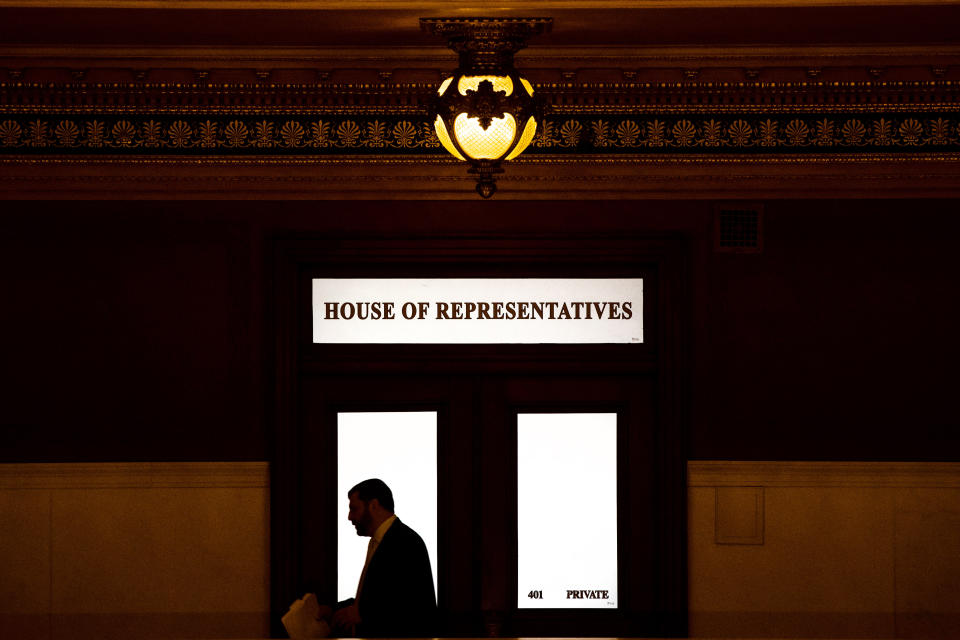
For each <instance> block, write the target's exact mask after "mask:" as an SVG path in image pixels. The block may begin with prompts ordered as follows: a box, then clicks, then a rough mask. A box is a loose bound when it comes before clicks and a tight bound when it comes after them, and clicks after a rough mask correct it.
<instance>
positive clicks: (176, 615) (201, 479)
mask: <svg viewBox="0 0 960 640" xmlns="http://www.w3.org/2000/svg"><path fill="white" fill-rule="evenodd" d="M268 478H269V472H268V468H267V464H266V463H259V462H257V463H142V464H137V463H124V464H113V463H105V464H7V465H0V539H2V540H3V544H2V545H0V564H2V566H3V567H4V571H2V572H0V637H5V638H6V637H10V638H14V637H16V638H30V639H37V640H66V639H70V640H72V639H76V640H86V639H93V638H97V639H111V638H118V639H119V638H130V637H137V638H172V637H178V638H231V637H234V638H236V637H265V636H267V635H268V631H269V624H268V618H269V575H270V570H269V522H270V519H269V506H268V498H269V488H268V482H269V480H268Z"/></svg>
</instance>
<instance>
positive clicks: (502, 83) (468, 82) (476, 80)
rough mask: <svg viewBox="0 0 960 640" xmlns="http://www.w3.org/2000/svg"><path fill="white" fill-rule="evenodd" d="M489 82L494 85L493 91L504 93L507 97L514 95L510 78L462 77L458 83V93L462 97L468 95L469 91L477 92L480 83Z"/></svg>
mask: <svg viewBox="0 0 960 640" xmlns="http://www.w3.org/2000/svg"><path fill="white" fill-rule="evenodd" d="M484 80H489V81H490V82H491V83H492V84H493V90H494V91H495V92H496V91H504V92H506V95H508V96H509V95H510V94H511V93H513V80H512V79H511V78H510V76H461V77H460V80H459V81H458V82H457V91H459V92H460V95H462V96H465V95H467V90H468V89H469V90H471V91H476V90H477V88H478V87H479V86H480V83H481V82H483V81H484Z"/></svg>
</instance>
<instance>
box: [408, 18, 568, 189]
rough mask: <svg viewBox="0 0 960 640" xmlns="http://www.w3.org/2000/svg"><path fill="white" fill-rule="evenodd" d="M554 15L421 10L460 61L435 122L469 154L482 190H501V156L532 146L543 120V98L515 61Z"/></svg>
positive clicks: (450, 143)
mask: <svg viewBox="0 0 960 640" xmlns="http://www.w3.org/2000/svg"><path fill="white" fill-rule="evenodd" d="M552 22H553V20H552V19H551V18H421V20H420V25H421V28H423V29H424V30H427V31H429V32H431V33H433V34H435V35H439V36H443V37H446V38H447V41H448V44H449V46H450V48H451V49H453V50H454V51H456V52H457V53H458V54H459V57H460V65H459V67H458V68H457V69H456V71H454V72H453V73H452V74H451V75H450V76H449V77H448V78H446V79H445V80H444V81H443V82H442V83H441V84H440V88H439V89H438V91H437V97H436V99H435V101H434V105H433V106H434V112H433V114H432V117H433V119H434V129H435V130H436V133H437V138H439V139H440V143H441V144H442V145H443V147H444V148H445V149H446V150H447V151H449V152H450V154H451V155H453V156H454V157H455V158H457V159H458V160H462V161H464V162H468V163H469V164H470V165H471V166H470V169H469V170H468V173H470V174H472V175H475V176H476V178H477V193H479V194H480V195H481V196H482V197H484V198H489V197H490V196H492V195H493V194H494V192H495V191H496V190H497V184H496V181H495V176H496V175H497V174H499V173H503V169H502V168H501V167H500V163H501V162H504V161H507V160H513V159H514V158H516V157H517V156H518V155H520V154H521V153H522V152H523V150H524V149H526V148H527V147H528V146H529V145H530V142H531V141H532V140H533V136H534V135H535V134H536V132H537V123H538V122H540V121H541V120H542V113H543V107H542V104H543V103H542V101H541V100H540V98H539V96H534V90H533V85H531V84H530V82H528V81H527V80H526V79H525V78H523V77H521V76H520V74H519V73H518V72H517V70H516V69H515V68H514V66H513V54H514V53H516V52H517V51H519V50H520V49H522V48H523V47H525V46H526V41H527V38H529V37H530V36H533V35H536V34H540V33H544V32H547V31H549V30H550V27H551V25H552Z"/></svg>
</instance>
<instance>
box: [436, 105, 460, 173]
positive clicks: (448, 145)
mask: <svg viewBox="0 0 960 640" xmlns="http://www.w3.org/2000/svg"><path fill="white" fill-rule="evenodd" d="M433 128H434V130H436V132H437V137H438V138H440V144H442V145H443V148H444V149H446V150H447V151H449V152H450V153H451V154H452V155H453V156H454V157H455V158H457V160H463V161H464V162H466V161H467V159H466V158H464V157H463V155H461V153H460V152H459V151H457V148H456V147H455V146H453V141H452V140H451V139H450V134H449V133H447V126H446V125H445V124H443V118H441V117H440V116H437V119H436V120H435V121H434V122H433Z"/></svg>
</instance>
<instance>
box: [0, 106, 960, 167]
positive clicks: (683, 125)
mask: <svg viewBox="0 0 960 640" xmlns="http://www.w3.org/2000/svg"><path fill="white" fill-rule="evenodd" d="M898 151H899V152H911V153H915V152H918V151H935V152H956V151H960V113H957V114H952V113H951V114H945V115H944V114H929V113H922V112H917V113H910V114H904V115H870V114H855V115H851V114H848V115H822V114H816V115H813V114H805V115H799V114H794V115H790V116H783V117H780V116H776V117H771V116H769V115H767V116H764V115H745V114H733V115H723V114H717V115H713V116H709V117H703V116H696V115H690V114H685V115H664V116H658V117H629V116H619V117H604V116H596V115H582V116H574V117H564V118H549V119H546V120H544V121H543V122H541V123H540V126H539V127H538V129H537V134H536V136H535V138H534V140H533V143H532V145H531V149H530V150H529V151H528V152H527V155H528V156H529V155H534V154H537V153H549V154H602V155H617V154H646V153H656V154H663V153H669V154H691V153H700V154H702V153H710V154H737V153H744V152H749V153H751V154H762V155H776V154H784V153H790V154H804V153H832V154H850V153H857V154H862V153H865V152H868V153H869V152H887V153H889V152H898ZM440 152H441V150H440V143H439V141H438V140H437V137H436V135H435V133H434V130H433V124H432V122H429V121H428V120H426V119H415V118H408V117H403V116H375V117H367V118H361V117H354V116H340V117H337V116H332V117H331V116H328V117H322V118H318V117H306V116H269V117H237V116H234V117H229V116H227V117H222V116H221V117H216V116H214V117H200V118H196V117H169V116H168V117H163V116H155V115H150V116H142V115H139V116H138V115H133V116H130V115H125V116H109V115H97V114H92V115H88V116H75V115H63V116H51V115H42V116H40V115H20V116H13V117H6V118H4V117H3V116H0V153H3V154H8V155H9V154H12V153H14V154H25V153H26V154H50V153H57V154H74V153H81V154H94V155H104V154H109V155H116V154H118V153H120V154H124V153H129V154H139V155H142V154H162V155H198V154H203V155H207V154H221V155H240V154H242V155H248V154H255V155H276V154H283V155H291V154H293V155H296V154H307V155H343V154H379V155H396V154H401V155H411V154H413V155H422V154H435V153H440Z"/></svg>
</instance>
